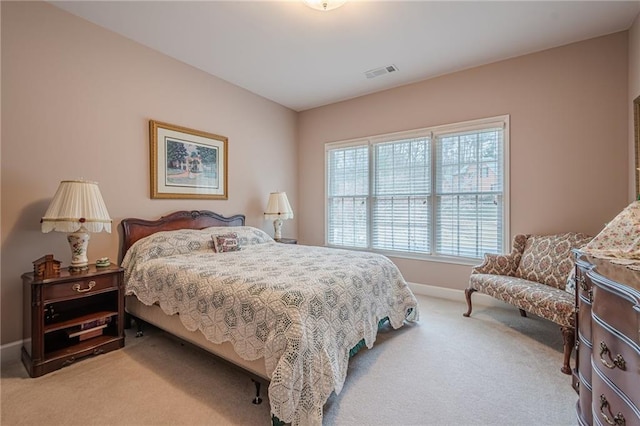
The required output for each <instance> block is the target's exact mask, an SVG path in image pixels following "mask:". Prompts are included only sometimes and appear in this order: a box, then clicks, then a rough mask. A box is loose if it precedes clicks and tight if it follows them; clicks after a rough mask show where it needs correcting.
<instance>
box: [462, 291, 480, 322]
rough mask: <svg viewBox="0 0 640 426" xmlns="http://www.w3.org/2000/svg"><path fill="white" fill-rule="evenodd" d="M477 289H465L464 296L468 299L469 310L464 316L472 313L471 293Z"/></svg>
mask: <svg viewBox="0 0 640 426" xmlns="http://www.w3.org/2000/svg"><path fill="white" fill-rule="evenodd" d="M475 291H477V290H476V289H475V288H467V289H465V290H464V297H465V299H467V312H465V313H464V314H462V316H465V317H468V316H470V315H471V309H472V308H471V295H472V294H473V293H474V292H475Z"/></svg>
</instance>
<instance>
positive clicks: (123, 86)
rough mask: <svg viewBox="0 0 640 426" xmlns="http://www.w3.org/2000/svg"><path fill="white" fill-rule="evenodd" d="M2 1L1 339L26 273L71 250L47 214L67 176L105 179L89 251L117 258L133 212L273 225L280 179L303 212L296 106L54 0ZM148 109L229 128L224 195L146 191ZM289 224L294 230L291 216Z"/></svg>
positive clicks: (167, 117)
mask: <svg viewBox="0 0 640 426" xmlns="http://www.w3.org/2000/svg"><path fill="white" fill-rule="evenodd" d="M1 7H2V13H1V16H2V39H1V40H2V89H3V90H2V114H3V115H2V121H3V124H4V126H3V127H2V142H3V144H2V159H1V161H2V163H1V164H2V177H1V183H2V215H1V216H2V218H1V231H2V269H1V271H2V276H1V278H2V282H1V291H2V297H1V299H2V301H1V303H2V306H1V309H2V318H1V323H2V343H3V344H6V343H9V342H14V341H17V340H20V339H22V307H21V306H22V302H21V301H22V291H21V281H20V275H21V274H22V273H23V272H25V271H29V270H30V269H31V268H32V264H31V262H32V261H33V260H35V259H37V258H39V257H40V256H42V255H44V254H47V253H53V254H55V257H56V258H57V259H59V260H61V261H62V262H63V263H64V264H68V263H69V261H70V250H69V247H68V245H67V243H66V238H65V235H64V234H61V233H58V232H51V233H49V234H42V233H41V232H40V225H39V220H40V217H41V216H42V215H43V214H44V212H45V210H46V208H47V206H48V203H49V201H50V200H51V197H52V196H53V194H54V192H55V191H56V188H57V186H58V183H59V182H60V180H63V179H73V178H78V177H84V178H86V179H90V180H95V181H98V182H99V184H100V190H101V192H102V195H103V198H104V200H105V203H106V205H107V208H108V209H109V213H110V215H111V217H112V219H113V223H114V226H113V232H112V233H111V234H106V233H100V234H93V235H92V238H91V243H90V245H89V259H90V260H91V261H93V260H95V259H96V258H98V257H102V256H109V257H111V258H112V259H114V260H115V259H117V256H118V246H119V244H120V242H119V235H118V224H119V223H120V221H121V220H122V219H123V218H125V217H146V218H154V217H159V216H161V215H164V214H166V213H168V212H171V211H174V210H181V209H186V210H192V209H209V210H213V211H216V212H219V213H223V214H226V215H231V214H235V213H244V214H246V215H247V223H248V224H249V225H252V226H257V227H261V228H263V229H265V230H267V231H268V232H270V233H271V234H272V233H273V227H272V226H271V225H270V223H268V222H264V221H263V218H262V212H263V211H264V208H265V206H266V202H267V198H268V194H269V192H270V191H274V190H284V191H287V194H288V196H289V200H290V202H291V203H292V206H293V209H294V211H296V213H298V212H297V193H296V190H297V187H296V183H295V178H296V173H297V168H296V166H297V152H296V149H297V148H296V119H297V115H296V113H295V112H293V111H291V110H289V109H287V108H284V107H282V106H280V105H278V104H275V103H273V102H271V101H268V100H266V99H264V98H261V97H258V96H256V95H254V94H252V93H250V92H248V91H246V90H243V89H240V88H238V87H236V86H233V85H231V84H229V83H226V82H224V81H222V80H220V79H218V78H215V77H212V76H210V75H208V74H205V73H204V72H201V71H199V70H197V69H195V68H192V67H190V66H187V65H185V64H183V63H181V62H178V61H175V60H173V59H170V58H168V57H167V56H164V55H161V54H159V53H157V52H155V51H153V50H151V49H148V48H146V47H143V46H141V45H139V44H136V43H133V42H131V41H129V40H128V39H125V38H123V37H121V36H118V35H115V34H114V33H111V32H108V31H106V30H103V29H101V28H100V27H98V26H95V25H93V24H91V23H88V22H86V21H83V20H80V19H78V18H76V17H74V16H72V15H70V14H67V13H66V12H63V11H61V10H59V9H57V8H55V7H53V6H51V5H49V4H47V3H41V2H2V3H1ZM149 119H155V120H160V121H165V122H168V123H172V124H177V125H182V126H185V127H190V128H194V129H199V130H202V131H207V132H211V133H216V134H220V135H224V136H227V137H228V138H229V199H228V200H226V201H221V200H218V201H203V200H151V199H150V198H149V143H148V130H147V129H148V120H149ZM274 164H277V167H273V165H274ZM296 216H297V214H296ZM284 227H285V230H284V232H285V235H287V236H291V237H295V236H296V221H295V220H294V221H287V222H286V223H285V225H284Z"/></svg>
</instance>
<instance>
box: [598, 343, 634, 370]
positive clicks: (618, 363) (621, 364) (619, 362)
mask: <svg viewBox="0 0 640 426" xmlns="http://www.w3.org/2000/svg"><path fill="white" fill-rule="evenodd" d="M605 354H607V355H609V359H610V360H612V361H613V364H612V363H610V362H608V361H607V360H606V359H604V358H603V357H602V356H603V355H605ZM600 362H602V363H603V364H604V366H605V367H607V368H611V369H613V368H616V367H618V368H619V369H620V370H624V369H625V368H626V365H627V363H626V362H625V361H624V358H623V357H622V355H620V354H618V355H616V357H615V359H614V358H611V351H610V350H609V348H608V347H607V344H606V343H604V342H600Z"/></svg>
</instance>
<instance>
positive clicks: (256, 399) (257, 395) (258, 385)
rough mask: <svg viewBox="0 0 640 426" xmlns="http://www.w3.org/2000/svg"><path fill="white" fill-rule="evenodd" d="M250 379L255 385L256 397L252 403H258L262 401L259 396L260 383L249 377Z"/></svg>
mask: <svg viewBox="0 0 640 426" xmlns="http://www.w3.org/2000/svg"><path fill="white" fill-rule="evenodd" d="M251 381H252V382H253V384H254V385H256V397H255V398H253V401H251V402H253V403H254V404H256V405H258V404H261V403H262V398H260V387H261V386H262V383H260V382H259V381H257V380H253V379H251Z"/></svg>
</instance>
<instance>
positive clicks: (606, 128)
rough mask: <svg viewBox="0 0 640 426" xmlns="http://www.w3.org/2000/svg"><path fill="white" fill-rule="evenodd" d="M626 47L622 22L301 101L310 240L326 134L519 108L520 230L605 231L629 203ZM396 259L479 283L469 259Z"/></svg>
mask: <svg viewBox="0 0 640 426" xmlns="http://www.w3.org/2000/svg"><path fill="white" fill-rule="evenodd" d="M627 55H628V49H627V33H626V32H622V33H617V34H613V35H610V36H606V37H600V38H596V39H592V40H589V41H585V42H581V43H576V44H572V45H568V46H565V47H560V48H556V49H552V50H547V51H544V52H540V53H535V54H531V55H526V56H522V57H519V58H515V59H510V60H506V61H503V62H498V63H494V64H491V65H486V66H482V67H478V68H474V69H470V70H467V71H462V72H458V73H455V74H449V75H445V76H442V77H439V78H434V79H430V80H426V81H422V82H419V83H415V84H412V85H407V86H403V87H399V88H396V89H392V90H388V91H384V92H379V93H375V94H372V95H368V96H363V97H360V98H356V99H352V100H349V101H345V102H341V103H337V104H333V105H329V106H325V107H321V108H317V109H313V110H309V111H305V112H302V113H301V114H300V115H299V123H298V125H299V150H298V155H299V158H298V161H299V169H298V170H299V182H300V183H299V187H298V194H299V207H298V210H299V212H300V214H299V216H298V217H299V218H300V219H299V227H298V231H299V235H300V239H301V240H302V241H303V242H304V243H306V244H323V243H324V220H325V218H324V163H323V158H324V143H325V142H330V141H337V140H345V139H350V138H356V137H362V136H366V135H375V134H381V133H388V132H394V131H401V130H409V129H414V128H421V127H427V126H432V125H438V124H446V123H454V122H459V121H465V120H471V119H476V118H483V117H491V116H496V115H500V114H510V116H511V133H510V137H511V145H510V146H511V157H510V166H511V175H510V184H511V194H510V195H511V234H512V235H514V234H517V233H554V232H564V231H582V232H586V233H591V234H594V235H595V233H597V232H598V231H599V230H600V229H601V228H602V226H603V224H604V222H605V221H607V220H610V219H611V218H612V217H613V216H615V214H617V213H618V212H619V211H620V210H622V208H623V207H624V206H626V204H627V198H628V186H629V184H628V176H629V168H628V134H627V132H628V130H627V119H628V118H627V117H628V105H627V97H628V92H627V80H628V79H627V71H628V70H627ZM400 69H402V67H401V66H400ZM381 78H384V77H381ZM394 261H396V263H397V264H398V265H399V267H400V269H401V271H402V273H403V274H404V276H405V278H406V279H407V280H408V281H412V282H415V283H421V284H429V285H436V286H441V287H448V288H454V289H462V288H464V287H466V285H467V282H468V277H469V270H470V269H469V267H468V266H460V265H451V264H445V263H435V262H428V261H417V260H406V259H394Z"/></svg>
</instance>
